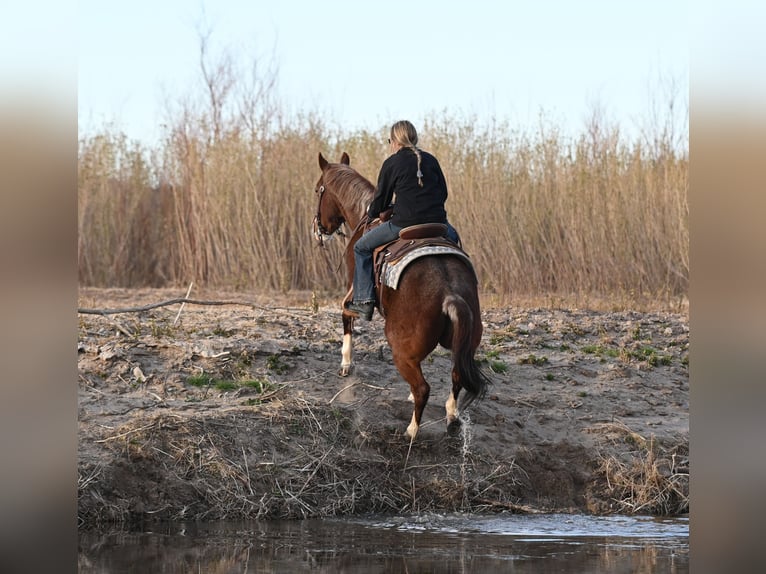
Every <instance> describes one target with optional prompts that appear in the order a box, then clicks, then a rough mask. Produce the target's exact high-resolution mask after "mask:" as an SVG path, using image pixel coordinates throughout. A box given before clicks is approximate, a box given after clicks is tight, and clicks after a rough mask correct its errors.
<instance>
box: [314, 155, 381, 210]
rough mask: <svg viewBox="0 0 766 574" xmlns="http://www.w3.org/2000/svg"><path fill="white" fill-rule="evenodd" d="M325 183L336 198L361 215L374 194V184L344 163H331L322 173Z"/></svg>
mask: <svg viewBox="0 0 766 574" xmlns="http://www.w3.org/2000/svg"><path fill="white" fill-rule="evenodd" d="M324 180H325V184H326V185H327V186H328V187H330V188H332V190H333V191H334V192H335V193H336V194H337V196H338V200H339V201H340V202H341V203H342V204H343V205H346V206H347V207H348V208H349V209H352V210H354V211H355V212H356V213H358V214H360V215H363V214H364V213H365V212H366V211H367V206H368V205H369V204H370V202H371V201H372V196H373V195H374V194H375V186H374V185H373V184H372V183H371V182H370V180H368V179H367V178H365V177H364V176H363V175H362V174H360V173H359V172H358V171H356V170H355V169H354V168H353V167H350V166H347V165H345V164H342V163H339V164H331V166H330V167H329V168H328V169H327V170H326V171H325V174H324Z"/></svg>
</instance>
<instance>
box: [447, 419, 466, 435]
mask: <svg viewBox="0 0 766 574" xmlns="http://www.w3.org/2000/svg"><path fill="white" fill-rule="evenodd" d="M462 424H463V423H462V422H460V419H459V418H457V417H455V418H454V419H452V420H451V421H447V434H448V435H450V436H457V435H458V434H460V427H461V426H462Z"/></svg>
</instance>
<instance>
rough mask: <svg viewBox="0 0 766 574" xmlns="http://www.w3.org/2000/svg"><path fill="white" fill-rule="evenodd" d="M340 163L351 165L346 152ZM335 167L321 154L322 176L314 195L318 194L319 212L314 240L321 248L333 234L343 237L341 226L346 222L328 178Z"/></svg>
mask: <svg viewBox="0 0 766 574" xmlns="http://www.w3.org/2000/svg"><path fill="white" fill-rule="evenodd" d="M340 163H341V164H344V165H349V163H350V159H349V157H348V154H347V153H346V152H343V155H342V156H341V158H340ZM333 165H336V166H337V164H331V163H330V162H328V161H327V160H326V159H325V158H324V156H323V155H322V152H319V168H320V169H321V170H322V175H320V176H319V180H318V181H317V184H316V187H315V188H314V193H316V194H317V212H316V215H315V216H314V225H313V227H314V238H315V239H316V241H317V243H318V244H319V246H320V247H323V246H324V242H325V241H328V240H329V239H332V234H333V233H337V234H339V235H343V233H342V231H341V230H340V226H341V225H342V224H343V222H344V221H345V220H346V219H345V217H344V216H343V211H342V208H341V205H340V202H339V200H338V196H337V195H336V193H334V190H333V188H332V186H333V181H332V178H330V177H326V176H327V175H328V171H332V170H333V169H334V168H333Z"/></svg>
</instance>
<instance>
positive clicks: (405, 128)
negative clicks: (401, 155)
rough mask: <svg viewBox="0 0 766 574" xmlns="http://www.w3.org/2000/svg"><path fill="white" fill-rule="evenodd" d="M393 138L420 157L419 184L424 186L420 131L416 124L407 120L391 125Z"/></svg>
mask: <svg viewBox="0 0 766 574" xmlns="http://www.w3.org/2000/svg"><path fill="white" fill-rule="evenodd" d="M391 139H392V140H394V141H395V142H397V143H399V144H400V145H401V146H403V147H408V148H410V149H411V150H412V153H414V154H415V156H416V157H417V158H418V173H417V176H418V185H419V186H420V187H423V172H422V171H421V170H420V162H421V161H422V159H423V158H422V157H421V155H420V150H419V149H418V148H417V143H418V132H417V130H416V129H415V126H413V125H412V123H410V122H409V121H407V120H400V121H398V122H396V123H395V124H394V125H393V126H391Z"/></svg>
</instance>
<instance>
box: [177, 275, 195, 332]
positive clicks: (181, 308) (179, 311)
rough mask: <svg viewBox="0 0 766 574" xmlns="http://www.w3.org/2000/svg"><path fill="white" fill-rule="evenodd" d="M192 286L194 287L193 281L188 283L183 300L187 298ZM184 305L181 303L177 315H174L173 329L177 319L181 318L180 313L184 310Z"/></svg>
mask: <svg viewBox="0 0 766 574" xmlns="http://www.w3.org/2000/svg"><path fill="white" fill-rule="evenodd" d="M192 285H194V281H192V282H191V283H189V288H188V289H187V290H186V297H184V299H188V298H189V294H190V293H191V290H192ZM184 305H186V303H181V307H180V308H179V309H178V314H177V315H176V318H175V319H174V320H173V326H174V327H175V324H176V323H178V318H179V317H180V316H181V311H183V310H184Z"/></svg>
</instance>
